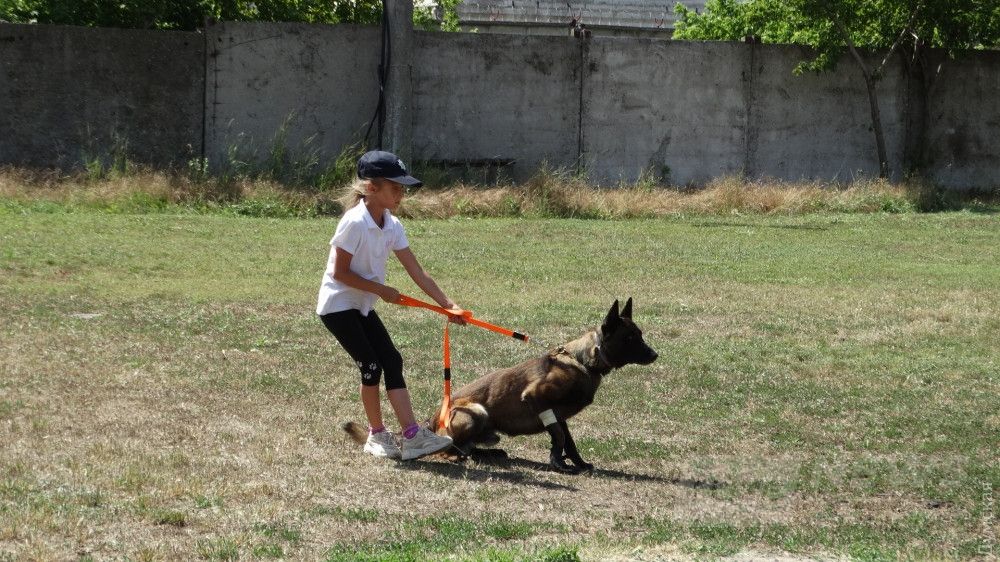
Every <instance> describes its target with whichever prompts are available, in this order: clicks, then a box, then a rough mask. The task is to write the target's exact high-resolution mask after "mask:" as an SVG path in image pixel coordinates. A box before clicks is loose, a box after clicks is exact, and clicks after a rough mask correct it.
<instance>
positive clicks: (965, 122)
mask: <svg viewBox="0 0 1000 562" xmlns="http://www.w3.org/2000/svg"><path fill="white" fill-rule="evenodd" d="M937 58H938V61H939V62H940V63H941V74H940V75H939V76H938V77H937V79H936V80H935V82H934V85H933V86H932V87H931V91H930V103H929V107H928V113H929V116H928V117H929V119H928V123H927V158H928V169H929V170H930V171H931V174H930V179H931V180H932V181H934V182H936V183H938V184H940V185H942V186H945V187H949V188H952V189H958V190H973V189H978V190H984V189H991V188H1000V52H997V51H977V52H974V53H966V54H965V56H961V57H959V58H958V59H955V60H949V59H947V58H946V56H945V55H944V53H937Z"/></svg>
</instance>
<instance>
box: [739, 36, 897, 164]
mask: <svg viewBox="0 0 1000 562" xmlns="http://www.w3.org/2000/svg"><path fill="white" fill-rule="evenodd" d="M748 49H749V47H748ZM811 58H812V54H811V52H810V51H809V50H807V49H804V48H799V47H793V46H787V45H783V46H776V45H756V46H754V54H753V61H752V62H750V64H748V68H747V71H748V73H752V74H748V75H749V76H750V77H751V80H752V83H751V84H750V91H751V93H750V95H751V96H752V99H750V100H749V105H750V107H752V110H751V112H750V128H751V132H750V143H749V146H748V157H747V175H748V176H750V177H754V178H757V177H771V178H780V179H785V180H792V181H794V180H802V179H806V180H811V179H816V180H822V181H827V180H836V181H850V180H852V179H856V178H859V177H878V174H879V163H878V151H877V149H876V142H875V134H874V132H873V130H872V120H871V104H870V103H869V101H868V90H867V88H866V87H865V81H864V78H863V76H862V74H861V71H860V69H859V67H858V65H857V64H856V63H855V62H854V59H852V58H850V57H849V56H848V55H845V56H844V58H843V59H841V60H840V61H839V62H838V65H837V67H836V69H834V70H832V71H829V72H824V73H820V74H816V73H804V74H801V75H798V76H795V75H793V73H792V71H793V69H794V68H795V67H796V66H797V65H798V64H799V63H800V62H802V61H806V60H810V59H811ZM871 62H872V63H875V62H877V61H871ZM901 80H902V77H901V76H900V69H899V67H898V65H890V67H889V68H887V70H886V75H885V76H884V78H883V79H882V80H881V81H880V82H879V85H878V97H879V107H880V111H881V115H882V127H883V132H884V133H885V139H886V151H887V153H888V156H889V162H890V165H891V166H892V167H893V168H894V172H896V173H897V174H898V173H899V172H900V169H899V168H900V167H901V162H902V155H903V142H902V141H903V127H904V121H903V111H902V108H903V93H904V92H903V87H902V83H901Z"/></svg>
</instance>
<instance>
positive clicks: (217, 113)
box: [205, 23, 381, 170]
mask: <svg viewBox="0 0 1000 562" xmlns="http://www.w3.org/2000/svg"><path fill="white" fill-rule="evenodd" d="M206 32H207V38H208V46H209V47H208V55H209V56H208V63H207V68H206V76H207V84H206V86H207V87H206V96H205V106H206V127H207V135H206V147H205V155H206V157H207V158H208V160H209V165H210V166H211V167H212V168H213V169H216V170H218V169H219V168H220V166H226V165H229V164H231V163H230V162H229V160H230V159H231V158H232V154H234V153H235V154H236V155H237V157H238V158H250V159H252V160H258V161H262V160H266V159H267V158H269V155H270V152H271V150H272V148H273V147H275V146H276V144H278V143H276V140H275V137H276V135H278V134H279V131H282V130H284V133H283V134H284V135H285V140H284V141H283V142H284V143H286V146H287V147H288V150H289V153H290V154H292V155H293V156H294V157H296V158H302V157H305V156H306V155H309V154H315V155H316V156H317V157H318V158H319V159H320V161H321V162H322V163H326V162H329V161H331V160H332V159H335V158H336V157H337V155H338V154H339V153H340V151H341V150H342V149H343V148H344V147H345V146H348V145H350V144H352V143H355V142H358V141H360V140H361V139H362V137H363V136H364V134H365V130H366V128H367V125H368V123H369V121H370V120H371V118H372V115H373V114H374V112H375V108H376V105H377V102H378V65H379V41H380V39H379V38H380V37H381V34H380V31H379V29H378V28H376V27H363V26H353V25H337V26H329V25H310V24H291V23H286V24H278V23H268V24H261V23H224V24H220V25H215V26H212V27H209V28H208V29H207V30H206ZM376 129H377V124H376V126H375V128H373V132H372V139H374V138H375V136H377V131H376Z"/></svg>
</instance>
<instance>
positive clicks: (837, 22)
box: [833, 18, 872, 82]
mask: <svg viewBox="0 0 1000 562" xmlns="http://www.w3.org/2000/svg"><path fill="white" fill-rule="evenodd" d="M833 23H834V24H835V25H836V26H837V30H838V31H840V34H841V36H843V38H844V42H845V43H847V48H848V49H849V50H850V51H851V54H852V55H854V60H855V61H857V63H858V66H860V67H861V74H864V76H865V81H866V82H867V81H868V80H871V78H872V72H871V70H869V69H868V65H867V64H865V59H863V58H861V53H859V52H858V49H857V47H855V46H854V40H853V39H851V34H850V33H848V32H847V28H846V27H844V22H842V21H840V19H839V18H838V19H834V20H833Z"/></svg>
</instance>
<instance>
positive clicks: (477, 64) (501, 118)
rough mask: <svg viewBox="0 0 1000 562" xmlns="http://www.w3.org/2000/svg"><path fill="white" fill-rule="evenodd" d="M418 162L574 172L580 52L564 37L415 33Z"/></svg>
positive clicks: (521, 173) (515, 172)
mask: <svg viewBox="0 0 1000 562" xmlns="http://www.w3.org/2000/svg"><path fill="white" fill-rule="evenodd" d="M416 43H417V45H416V46H417V49H416V53H415V55H414V60H413V80H414V83H413V108H414V115H413V137H414V138H413V153H414V158H415V159H417V160H425V161H430V162H432V163H433V162H461V161H482V160H490V159H496V160H502V161H506V160H513V161H514V164H513V165H512V166H510V167H508V169H506V170H505V171H506V172H507V173H508V174H509V175H510V176H512V177H514V178H518V179H523V178H525V177H526V176H528V175H530V174H532V173H533V172H534V171H535V170H536V169H537V168H538V166H539V165H541V163H542V162H547V163H548V164H549V165H550V166H553V167H564V168H572V167H574V166H575V165H576V162H577V152H578V148H579V108H580V79H579V65H580V45H579V43H578V42H577V41H576V40H574V39H572V38H568V37H524V36H514V35H490V34H446V33H417V34H416Z"/></svg>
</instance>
